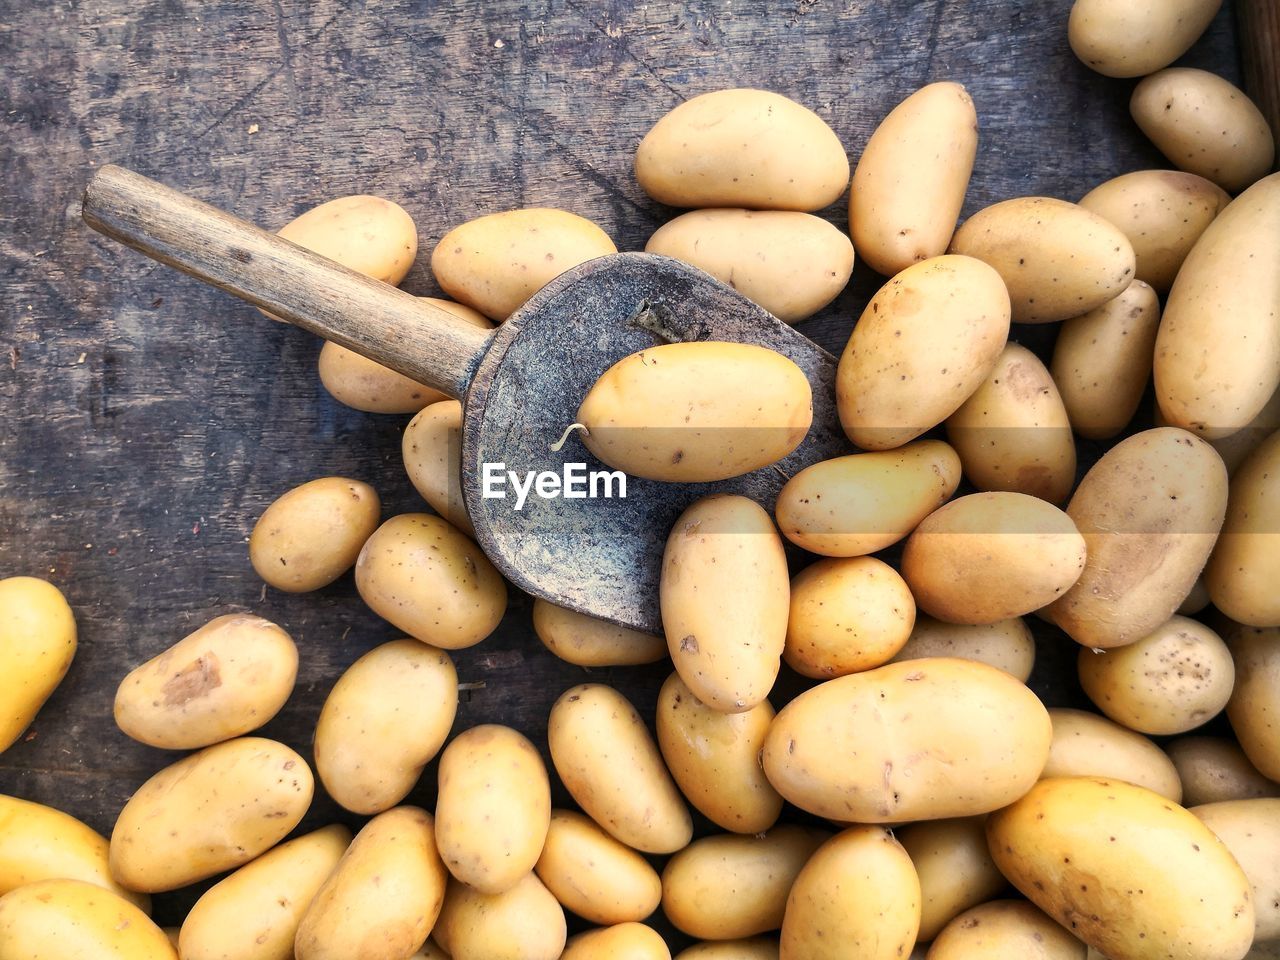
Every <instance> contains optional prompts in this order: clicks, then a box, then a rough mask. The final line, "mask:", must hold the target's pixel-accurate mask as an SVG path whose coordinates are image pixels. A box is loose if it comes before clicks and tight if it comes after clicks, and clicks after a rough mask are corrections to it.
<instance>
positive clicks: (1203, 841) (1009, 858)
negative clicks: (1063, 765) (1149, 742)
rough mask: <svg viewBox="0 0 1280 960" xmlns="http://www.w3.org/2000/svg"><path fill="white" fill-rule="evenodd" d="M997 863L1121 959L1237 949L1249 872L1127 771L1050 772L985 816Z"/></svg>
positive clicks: (1242, 948)
mask: <svg viewBox="0 0 1280 960" xmlns="http://www.w3.org/2000/svg"><path fill="white" fill-rule="evenodd" d="M987 838H988V841H989V842H990V845H991V854H992V856H993V857H994V858H995V861H996V865H997V866H998V867H999V868H1000V871H1001V872H1002V873H1003V874H1004V875H1005V876H1006V877H1008V878H1009V880H1010V881H1011V882H1012V883H1013V885H1014V886H1015V887H1017V888H1018V889H1019V890H1021V891H1022V892H1023V893H1024V894H1025V895H1026V896H1027V897H1028V899H1030V900H1031V901H1032V902H1033V903H1035V904H1036V906H1038V907H1040V909H1042V910H1043V911H1044V912H1045V913H1047V914H1048V915H1049V916H1051V917H1053V918H1054V919H1055V920H1057V921H1058V922H1059V923H1061V924H1062V925H1063V926H1064V927H1066V928H1067V929H1068V930H1070V931H1071V932H1072V933H1073V934H1075V936H1077V937H1078V938H1080V939H1081V940H1083V941H1084V942H1085V943H1087V944H1089V945H1090V946H1092V947H1095V948H1097V949H1098V950H1099V951H1101V952H1103V953H1105V954H1106V955H1107V956H1109V957H1115V958H1117V960H1129V958H1133V960H1137V958H1140V957H1185V958H1187V960H1190V958H1192V957H1195V958H1197V960H1239V958H1240V957H1243V956H1244V954H1245V952H1246V951H1247V950H1248V949H1249V943H1250V941H1251V940H1252V939H1253V924H1254V906H1253V902H1252V898H1251V896H1250V892H1249V881H1248V880H1247V879H1246V878H1245V875H1244V873H1243V871H1241V869H1240V867H1239V866H1237V864H1236V862H1235V860H1234V859H1232V857H1231V854H1230V852H1229V851H1228V850H1227V848H1226V847H1225V846H1224V845H1223V844H1222V843H1221V842H1220V841H1219V840H1218V839H1217V838H1216V837H1215V836H1214V835H1213V834H1212V833H1210V832H1209V829H1208V828H1207V827H1205V825H1204V824H1202V823H1201V822H1200V821H1199V820H1197V819H1196V818H1195V817H1194V816H1193V815H1192V814H1190V813H1188V812H1187V811H1186V810H1184V809H1182V808H1181V807H1179V806H1177V805H1176V804H1173V803H1171V802H1169V801H1168V800H1167V799H1165V798H1164V797H1162V796H1160V795H1159V794H1157V793H1152V792H1151V791H1150V790H1146V789H1143V788H1142V787H1135V786H1133V785H1132V784H1128V783H1122V782H1120V781H1118V780H1106V779H1097V778H1076V777H1069V778H1064V779H1055V780H1041V781H1040V782H1039V783H1037V784H1036V785H1035V786H1034V787H1033V788H1032V789H1031V792H1030V793H1028V794H1027V795H1026V796H1025V797H1023V798H1022V799H1020V800H1018V801H1017V802H1016V803H1014V804H1012V805H1011V806H1009V807H1006V808H1005V809H1003V810H1001V811H999V812H997V813H994V814H992V815H991V817H990V819H989V820H988V821H987Z"/></svg>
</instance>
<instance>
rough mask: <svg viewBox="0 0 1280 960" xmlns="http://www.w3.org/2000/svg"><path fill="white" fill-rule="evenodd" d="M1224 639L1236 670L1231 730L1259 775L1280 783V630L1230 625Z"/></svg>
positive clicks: (1229, 705)
mask: <svg viewBox="0 0 1280 960" xmlns="http://www.w3.org/2000/svg"><path fill="white" fill-rule="evenodd" d="M1223 636H1224V637H1225V639H1226V641H1227V646H1228V648H1229V649H1230V650H1231V656H1232V659H1233V660H1234V661H1235V668H1236V684H1235V688H1234V689H1233V690H1232V691H1231V699H1230V700H1229V701H1227V718H1228V719H1229V720H1230V721H1231V729H1232V730H1234V731H1235V734H1236V739H1237V740H1239V741H1240V747H1241V749H1243V750H1244V752H1245V756H1247V757H1248V758H1249V762H1250V763H1252V764H1253V765H1254V766H1255V767H1257V768H1258V772H1259V773H1261V774H1262V775H1263V776H1264V777H1266V778H1268V779H1269V780H1280V723H1277V722H1276V717H1277V716H1280V627H1246V626H1243V625H1240V624H1228V625H1227V626H1226V629H1224V630H1223Z"/></svg>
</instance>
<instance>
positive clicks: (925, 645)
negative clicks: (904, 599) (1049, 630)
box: [890, 614, 1036, 683]
mask: <svg viewBox="0 0 1280 960" xmlns="http://www.w3.org/2000/svg"><path fill="white" fill-rule="evenodd" d="M925 657H956V658H958V659H960V660H976V661H978V662H979V663H985V664H987V665H988V666H992V667H995V668H996V669H997V670H1003V671H1004V672H1005V673H1007V674H1009V675H1010V676H1011V677H1016V678H1017V679H1019V680H1021V681H1022V682H1023V683H1026V682H1027V678H1028V677H1030V676H1031V668H1032V667H1034V666H1035V662H1036V641H1035V638H1034V637H1033V636H1032V635H1031V630H1030V628H1029V627H1028V626H1027V625H1026V623H1024V622H1023V621H1022V619H1021V618H1020V617H1011V618H1010V619H1008V620H997V621H996V622H995V623H985V624H968V623H946V622H944V621H942V620H935V619H934V618H933V617H930V616H928V615H926V614H921V615H919V616H917V617H916V625H915V626H914V627H913V628H912V629H911V636H910V637H908V638H907V643H906V645H905V646H904V647H903V648H902V649H901V650H899V651H898V653H897V654H896V655H895V656H894V658H893V660H892V661H890V662H895V663H896V662H901V661H903V660H922V659H924V658H925Z"/></svg>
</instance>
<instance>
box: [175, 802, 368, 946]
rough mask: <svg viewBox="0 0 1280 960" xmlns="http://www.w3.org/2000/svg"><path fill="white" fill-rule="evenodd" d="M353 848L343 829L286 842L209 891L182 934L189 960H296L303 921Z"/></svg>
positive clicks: (348, 833) (336, 826)
mask: <svg viewBox="0 0 1280 960" xmlns="http://www.w3.org/2000/svg"><path fill="white" fill-rule="evenodd" d="M350 843H351V831H350V830H348V829H347V828H346V827H344V826H341V825H339V824H334V825H333V826H329V827H324V828H322V829H320V830H317V831H315V832H314V833H309V834H307V835H306V836H302V837H298V838H297V839H296V840H290V841H289V842H288V843H282V844H281V845H280V846H278V847H276V848H275V849H273V850H270V851H268V852H267V853H264V854H263V855H262V856H261V857H259V858H258V859H257V860H254V861H253V862H252V863H249V864H246V865H245V866H243V867H241V868H240V869H239V870H237V871H236V872H235V873H233V874H231V876H229V877H227V878H226V879H225V880H222V881H221V882H219V883H217V884H215V885H214V886H212V887H210V888H209V889H208V890H207V891H205V893H204V895H203V896H201V897H200V899H199V900H197V901H196V903H195V906H193V907H192V908H191V912H190V913H188V914H187V919H186V920H184V921H183V923H182V932H181V933H180V934H179V953H180V954H181V956H182V958H183V960H227V958H229V957H253V958H254V960H293V941H294V937H295V936H297V933H298V925H299V924H300V923H301V922H302V916H303V914H304V913H306V911H307V907H309V906H310V905H311V901H312V900H313V899H314V898H315V895H316V893H317V892H318V891H319V890H320V887H321V885H322V884H323V883H324V882H325V880H327V879H328V878H329V874H330V873H332V872H333V869H334V867H336V866H337V865H338V861H339V860H341V859H342V855H343V854H344V853H346V851H347V847H348V846H349V845H350Z"/></svg>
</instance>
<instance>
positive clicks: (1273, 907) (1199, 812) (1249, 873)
mask: <svg viewBox="0 0 1280 960" xmlns="http://www.w3.org/2000/svg"><path fill="white" fill-rule="evenodd" d="M1191 812H1192V813H1194V814H1195V815H1196V816H1197V817H1199V818H1200V822H1201V823H1203V824H1204V825H1205V826H1206V827H1208V828H1209V829H1210V830H1212V831H1213V832H1214V834H1215V835H1216V836H1217V838H1218V839H1219V840H1221V841H1222V842H1223V843H1225V844H1226V845H1227V849H1228V850H1230V851H1231V855H1232V856H1233V857H1235V858H1236V862H1237V863H1238V864H1240V869H1242V870H1243V871H1244V875H1245V876H1246V877H1248V878H1249V886H1251V887H1252V888H1253V903H1254V908H1255V915H1256V921H1257V926H1256V928H1255V929H1254V939H1255V940H1264V941H1265V940H1276V939H1280V800H1275V799H1271V800H1231V801H1228V802H1226V803H1210V804H1208V805H1206V806H1200V807H1193V808H1192V810H1191Z"/></svg>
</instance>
